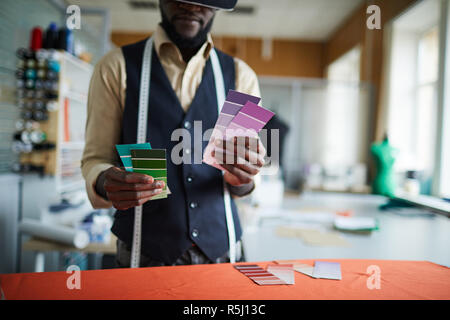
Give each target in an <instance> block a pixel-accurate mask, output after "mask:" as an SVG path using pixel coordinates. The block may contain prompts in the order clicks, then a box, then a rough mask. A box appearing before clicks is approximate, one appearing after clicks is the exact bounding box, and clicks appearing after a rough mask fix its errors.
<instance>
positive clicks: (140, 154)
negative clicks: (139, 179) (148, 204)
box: [130, 149, 170, 200]
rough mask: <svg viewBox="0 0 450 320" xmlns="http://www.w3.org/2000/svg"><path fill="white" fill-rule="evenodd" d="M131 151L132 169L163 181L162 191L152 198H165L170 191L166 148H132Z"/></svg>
mask: <svg viewBox="0 0 450 320" xmlns="http://www.w3.org/2000/svg"><path fill="white" fill-rule="evenodd" d="M130 151H131V162H132V165H133V171H134V172H137V173H143V174H147V175H149V176H152V177H153V178H154V179H155V180H158V181H164V183H165V186H164V189H163V192H162V193H160V194H159V195H157V196H155V197H153V198H152V200H154V199H162V198H167V195H168V194H170V191H169V190H168V187H167V160H166V149H134V150H130Z"/></svg>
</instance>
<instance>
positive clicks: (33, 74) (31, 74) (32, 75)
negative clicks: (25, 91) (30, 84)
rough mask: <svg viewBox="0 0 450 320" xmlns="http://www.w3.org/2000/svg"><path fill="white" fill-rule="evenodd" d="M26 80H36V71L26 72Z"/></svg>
mask: <svg viewBox="0 0 450 320" xmlns="http://www.w3.org/2000/svg"><path fill="white" fill-rule="evenodd" d="M25 78H27V79H36V69H27V70H26V71H25Z"/></svg>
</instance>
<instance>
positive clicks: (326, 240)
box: [275, 226, 350, 247]
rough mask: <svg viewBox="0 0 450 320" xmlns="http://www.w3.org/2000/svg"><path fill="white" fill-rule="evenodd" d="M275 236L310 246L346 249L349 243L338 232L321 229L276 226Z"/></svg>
mask: <svg viewBox="0 0 450 320" xmlns="http://www.w3.org/2000/svg"><path fill="white" fill-rule="evenodd" d="M275 234H276V235H277V236H280V237H286V238H300V239H301V240H302V241H303V242H304V243H305V244H308V245H312V246H325V247H326V246H329V247H348V246H350V243H349V242H348V241H347V240H346V239H345V238H343V237H342V236H341V235H340V234H339V233H338V232H330V231H326V230H321V229H311V228H307V227H305V228H301V227H291V226H278V227H277V228H276V229H275Z"/></svg>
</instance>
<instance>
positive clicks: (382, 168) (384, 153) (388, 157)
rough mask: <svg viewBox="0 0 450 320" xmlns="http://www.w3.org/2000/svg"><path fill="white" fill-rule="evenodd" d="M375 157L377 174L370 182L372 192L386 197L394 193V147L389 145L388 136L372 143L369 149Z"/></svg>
mask: <svg viewBox="0 0 450 320" xmlns="http://www.w3.org/2000/svg"><path fill="white" fill-rule="evenodd" d="M370 151H371V152H372V155H373V156H374V158H375V165H376V169H377V174H376V176H375V179H374V181H373V184H372V193H374V194H381V195H383V196H387V197H393V196H394V195H395V181H394V162H395V157H394V153H395V149H394V148H393V147H391V146H390V145H389V140H388V138H385V139H384V140H383V142H381V143H374V144H372V147H371V149H370Z"/></svg>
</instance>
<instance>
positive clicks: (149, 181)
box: [96, 167, 164, 210]
mask: <svg viewBox="0 0 450 320" xmlns="http://www.w3.org/2000/svg"><path fill="white" fill-rule="evenodd" d="M163 188H164V181H155V179H153V177H151V176H149V175H145V174H142V173H135V172H127V171H125V170H122V169H120V168H117V167H111V168H109V169H107V170H105V171H103V172H102V173H101V174H100V175H99V177H98V179H97V184H96V190H97V192H98V193H99V194H101V195H102V196H104V197H105V198H106V199H107V200H109V201H111V202H112V204H113V206H114V208H116V209H117V210H126V209H129V208H132V207H136V206H140V205H143V204H144V203H146V202H147V201H148V200H150V199H151V198H152V197H154V196H156V195H158V194H160V193H161V192H162V191H163Z"/></svg>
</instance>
